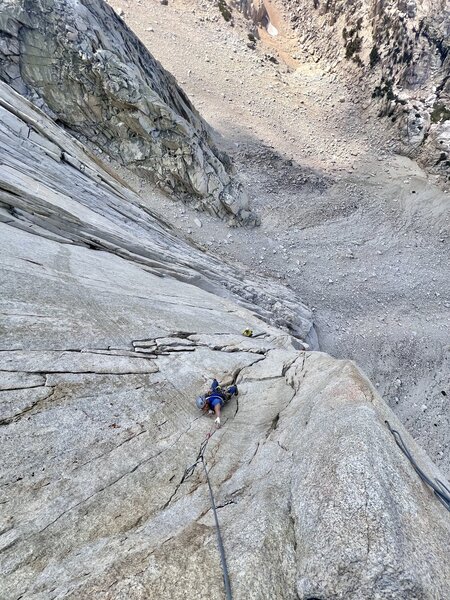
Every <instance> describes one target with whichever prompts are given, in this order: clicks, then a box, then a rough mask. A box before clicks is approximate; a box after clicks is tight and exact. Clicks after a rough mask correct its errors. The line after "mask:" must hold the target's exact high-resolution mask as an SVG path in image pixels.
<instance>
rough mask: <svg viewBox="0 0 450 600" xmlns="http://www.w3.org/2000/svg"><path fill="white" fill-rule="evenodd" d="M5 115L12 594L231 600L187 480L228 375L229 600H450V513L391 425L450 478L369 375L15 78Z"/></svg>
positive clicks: (221, 482) (211, 454)
mask: <svg viewBox="0 0 450 600" xmlns="http://www.w3.org/2000/svg"><path fill="white" fill-rule="evenodd" d="M0 111H1V119H0V150H1V153H2V162H1V164H0V202H1V205H2V210H1V212H0V215H1V223H0V250H1V254H2V263H1V265H0V277H1V282H2V294H1V298H0V303H1V310H0V314H1V322H0V325H1V326H0V388H1V390H0V446H1V448H2V473H1V475H0V477H1V480H0V484H1V485H0V490H1V497H0V570H1V572H2V585H1V586H0V598H1V600H11V598H22V599H23V600H38V599H39V600H41V599H42V600H43V599H44V598H50V597H52V598H65V599H66V600H67V599H70V600H86V599H88V598H98V599H99V600H113V599H114V600H119V599H121V598H127V600H144V599H147V598H171V599H173V600H177V599H179V600H181V599H185V598H195V599H199V600H202V599H205V600H206V599H208V600H211V599H214V600H215V599H219V598H223V583H222V576H221V572H220V566H219V556H218V552H217V549H216V539H215V530H214V524H213V520H212V514H211V510H210V504H209V496H208V489H207V486H206V483H205V480H204V475H203V474H202V472H201V471H200V472H197V473H196V474H195V475H194V477H193V478H191V479H190V480H189V481H188V482H186V483H184V484H183V485H180V480H181V476H182V474H183V472H184V469H185V468H186V467H187V466H189V465H190V464H192V463H193V462H194V461H195V457H196V456H197V452H198V447H199V445H200V443H201V442H202V441H203V440H204V439H205V437H206V435H207V434H208V432H210V431H214V430H213V429H212V422H211V421H209V420H208V417H207V416H202V415H201V414H200V413H199V412H198V411H197V410H196V408H195V405H194V398H195V397H196V396H197V395H198V394H199V393H200V392H201V391H203V390H204V389H205V387H206V386H207V385H208V384H209V382H210V380H211V379H212V378H213V377H217V378H218V379H219V380H222V381H236V382H237V384H238V385H239V390H240V393H239V396H238V397H237V398H234V399H233V400H232V401H231V402H230V403H229V404H228V405H227V406H226V407H225V408H224V411H223V427H222V428H221V429H219V430H216V431H215V432H214V433H213V435H212V437H211V438H210V441H209V445H208V448H207V452H206V460H207V463H208V467H209V470H210V471H209V472H210V477H211V482H212V486H213V489H214V492H215V495H216V501H217V506H218V511H219V518H220V521H221V526H222V534H223V538H224V543H225V549H226V552H227V557H228V563H229V571H230V578H231V585H232V588H233V597H234V598H235V600H247V599H249V598H252V599H256V600H263V599H267V598H277V599H281V600H282V599H286V600H298V599H300V600H312V598H321V599H327V600H331V599H333V600H338V599H342V598H346V599H347V600H373V599H374V598H378V599H379V600H428V599H429V600H431V599H435V598H445V596H446V593H447V591H448V589H449V582H450V566H449V562H448V539H449V536H450V520H449V517H448V512H447V511H446V510H445V508H444V507H443V506H442V505H441V504H440V503H439V502H438V501H437V500H436V498H434V496H433V495H432V493H431V492H430V490H429V489H428V488H427V487H426V486H425V485H424V484H422V482H421V481H420V480H419V479H418V477H417V474H416V473H415V471H414V470H413V468H412V467H411V465H410V463H409V462H408V461H407V459H406V458H405V456H404V455H403V454H402V453H401V452H400V450H399V448H398V447H397V445H396V444H395V441H394V439H393V438H392V436H391V434H390V433H389V431H388V430H387V428H386V426H385V423H384V421H385V419H388V420H389V421H390V422H391V423H392V424H393V425H394V426H395V427H396V428H397V429H398V430H399V431H400V432H401V433H402V436H403V437H404V439H405V441H406V442H407V444H408V446H409V447H410V449H411V451H412V452H413V454H414V456H415V458H416V459H417V461H418V462H419V465H420V466H421V467H422V468H423V469H425V470H426V472H427V473H428V474H429V475H430V476H431V477H433V478H434V477H440V475H439V472H438V471H437V469H436V468H435V467H434V466H433V464H432V463H431V462H430V461H429V459H428V458H427V457H426V455H425V454H424V453H423V452H422V451H421V450H420V448H418V447H417V445H416V444H415V443H414V442H413V440H412V439H411V438H410V437H409V436H408V434H407V433H406V432H405V431H404V429H403V428H402V426H401V424H400V423H399V422H398V421H397V420H396V418H395V417H394V415H393V414H392V413H391V411H390V410H389V409H388V408H387V407H386V405H385V404H384V403H383V401H382V400H381V399H380V397H379V396H378V395H377V393H376V392H375V390H374V389H373V388H372V386H371V385H370V383H369V382H368V381H367V380H366V379H365V377H364V376H362V375H361V373H360V372H359V371H358V369H357V368H356V367H355V365H354V364H353V363H350V362H348V361H336V360H334V359H332V358H331V357H329V356H326V355H324V354H321V353H319V352H305V351H303V350H302V349H303V348H304V347H305V346H304V343H303V342H302V341H301V340H300V339H298V338H293V337H292V336H291V335H290V334H289V333H288V332H287V331H286V330H285V331H283V330H280V329H279V328H277V327H274V326H273V325H271V324H270V323H269V322H268V321H269V318H270V313H271V312H272V311H274V312H276V311H277V310H278V311H280V312H279V315H281V314H282V312H283V311H288V310H292V313H291V318H293V317H294V316H297V320H296V321H295V323H294V322H292V323H291V331H293V329H292V328H293V327H296V328H297V335H300V329H301V328H302V330H303V337H306V336H307V335H308V334H309V337H310V338H311V337H312V333H311V322H310V320H309V318H308V313H307V312H306V309H305V308H304V307H303V306H302V305H301V304H300V303H299V302H298V301H296V299H295V298H294V297H293V296H292V295H290V294H289V293H288V292H287V291H286V290H284V289H283V288H282V287H281V286H276V287H272V284H270V283H269V282H261V283H264V285H265V287H264V289H263V288H262V285H260V283H259V282H256V283H252V284H250V283H248V282H245V278H244V277H243V276H241V275H239V274H236V273H234V272H232V271H231V270H230V269H228V268H227V267H226V266H225V265H219V264H218V263H216V262H215V261H213V260H212V259H211V258H210V257H206V256H203V255H202V254H201V253H199V252H198V251H196V250H195V249H193V248H191V247H190V246H189V245H188V244H186V243H183V242H181V241H179V240H177V238H176V237H175V235H173V232H171V231H170V230H169V229H168V228H167V227H166V226H165V225H164V224H163V223H161V222H159V221H158V220H157V219H155V218H154V217H153V216H152V215H151V214H149V213H148V212H146V211H145V210H144V209H143V207H142V206H141V205H140V202H139V198H138V197H137V196H136V195H135V194H133V193H132V192H131V191H130V190H129V189H127V188H126V187H125V186H124V185H123V184H121V183H120V181H118V180H117V178H115V177H114V176H113V175H112V174H109V173H107V172H106V171H105V170H104V168H103V166H102V165H101V164H100V163H98V162H96V161H95V160H94V159H93V158H92V157H90V156H89V155H88V154H86V153H85V151H84V150H83V148H82V147H81V145H80V144H78V143H77V142H75V140H72V139H71V138H70V137H69V136H68V135H67V134H65V133H64V132H63V131H62V130H60V129H58V127H56V126H55V124H54V123H52V122H51V121H50V120H49V119H48V118H46V117H45V115H44V114H42V113H40V112H39V111H38V110H37V109H36V108H35V107H33V106H32V105H31V104H30V103H28V102H27V101H25V100H24V99H22V98H20V97H19V96H18V95H17V94H15V93H14V92H13V91H12V90H10V89H8V87H7V86H5V85H4V84H2V85H1V86H0ZM216 271H217V272H216ZM239 278H240V279H239ZM239 281H240V283H241V285H240V286H239ZM244 282H245V283H244ZM226 286H229V289H230V290H231V291H230V292H228V293H224V290H225V291H226V289H227V287H226ZM236 287H238V288H240V289H234V288H236ZM243 290H244V292H248V293H250V291H251V294H253V295H252V296H248V297H245V293H244V296H242V295H241V296H239V293H242V291H243ZM269 290H270V291H269ZM270 294H273V297H275V296H277V302H274V301H273V300H272V305H270V306H269V305H267V306H264V303H265V302H266V301H267V300H268V298H270ZM289 302H291V303H292V305H291V308H289ZM277 305H278V306H277ZM279 318H281V317H279ZM263 319H265V320H263ZM248 326H249V327H251V328H252V329H254V330H255V331H259V332H264V335H263V336H260V337H258V338H254V339H246V338H244V337H243V336H242V335H241V332H242V330H243V329H244V327H248Z"/></svg>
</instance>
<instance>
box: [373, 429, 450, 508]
mask: <svg viewBox="0 0 450 600" xmlns="http://www.w3.org/2000/svg"><path fill="white" fill-rule="evenodd" d="M385 423H386V425H387V426H388V429H389V431H390V432H391V433H392V435H393V436H394V439H395V441H396V443H397V446H398V447H399V448H400V450H401V451H402V452H403V454H404V455H405V456H406V458H407V459H408V460H409V462H410V463H411V465H412V466H413V469H414V470H415V471H416V473H417V474H418V475H419V477H420V479H421V480H422V481H423V482H424V483H426V484H427V485H429V486H430V488H431V489H432V490H433V492H434V495H435V496H436V498H437V499H438V500H439V502H441V503H442V504H443V505H444V506H445V508H446V509H447V510H448V511H450V490H449V489H448V487H447V486H446V485H445V484H444V483H442V481H440V480H439V479H435V480H434V481H432V480H431V479H430V478H429V477H428V476H427V475H425V473H424V472H423V471H422V469H421V468H420V467H419V466H418V464H417V463H416V461H415V460H414V458H413V457H412V454H411V452H410V451H409V450H408V448H407V446H406V444H405V442H404V441H403V439H402V436H401V435H400V434H399V432H398V431H397V430H396V429H392V427H391V426H390V424H389V421H385Z"/></svg>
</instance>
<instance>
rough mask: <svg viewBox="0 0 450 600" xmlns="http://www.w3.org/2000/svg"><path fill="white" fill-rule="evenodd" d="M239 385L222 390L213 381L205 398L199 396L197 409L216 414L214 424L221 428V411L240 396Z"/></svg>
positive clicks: (214, 380)
mask: <svg viewBox="0 0 450 600" xmlns="http://www.w3.org/2000/svg"><path fill="white" fill-rule="evenodd" d="M238 393H239V392H238V389H237V385H230V386H228V387H227V388H222V387H221V386H220V384H219V382H218V381H217V379H213V382H212V384H211V387H210V389H209V390H208V391H207V392H206V394H204V395H203V396H199V397H198V398H197V400H196V401H195V403H196V404H197V408H200V409H201V410H202V411H203V412H204V413H206V411H208V412H209V414H215V415H216V420H215V421H214V423H215V424H216V425H217V427H220V411H221V410H222V407H223V406H224V405H225V402H227V401H228V400H229V399H230V398H232V397H233V396H237V395H238Z"/></svg>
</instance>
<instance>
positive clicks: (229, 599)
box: [180, 429, 232, 600]
mask: <svg viewBox="0 0 450 600" xmlns="http://www.w3.org/2000/svg"><path fill="white" fill-rule="evenodd" d="M216 431H217V429H212V430H211V431H210V432H209V433H208V435H207V436H206V438H205V439H204V440H203V442H202V443H201V445H200V449H199V451H198V454H197V458H196V459H195V463H194V464H192V465H191V466H190V467H188V468H187V469H186V470H185V472H184V475H183V478H182V479H181V482H180V485H181V484H182V483H184V482H185V481H186V480H187V479H189V477H191V476H192V475H193V474H194V471H195V469H196V467H197V465H198V464H200V463H201V464H202V465H203V469H204V471H205V475H206V481H207V483H208V489H209V497H210V499H211V507H212V511H213V514H214V521H215V524H216V533H217V545H218V546H219V553H220V562H221V564H222V575H223V583H224V586H225V595H226V598H227V600H232V596H231V586H230V578H229V575H228V567H227V559H226V556H225V548H224V546H223V541H222V535H221V533H220V527H219V518H218V516H217V509H216V503H215V501H214V494H213V491H212V487H211V482H210V481H209V475H208V469H207V468H206V461H205V450H206V446H207V445H208V442H209V440H210V439H211V438H212V436H213V435H214V434H215V432H216Z"/></svg>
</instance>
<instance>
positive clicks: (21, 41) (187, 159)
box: [0, 0, 257, 224]
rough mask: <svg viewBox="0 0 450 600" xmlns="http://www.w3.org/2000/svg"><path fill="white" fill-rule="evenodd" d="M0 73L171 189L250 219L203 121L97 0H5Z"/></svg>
mask: <svg viewBox="0 0 450 600" xmlns="http://www.w3.org/2000/svg"><path fill="white" fill-rule="evenodd" d="M0 78H1V79H3V81H6V83H8V84H10V85H11V86H12V87H13V88H14V89H15V90H16V91H18V92H19V93H21V94H24V95H26V96H28V97H29V98H30V99H31V100H32V101H33V102H34V103H35V104H37V105H38V106H40V107H41V108H42V109H43V110H45V111H46V112H48V113H49V114H50V115H51V116H53V117H54V118H55V119H57V120H58V122H59V123H61V124H63V125H64V126H65V127H66V128H68V129H69V130H70V131H72V132H73V133H75V134H76V135H78V136H81V138H82V139H87V140H89V141H90V142H91V143H93V144H95V145H96V146H98V147H99V148H100V149H101V150H103V151H104V152H106V153H107V154H109V155H111V156H113V157H114V158H116V159H118V160H119V161H121V162H122V163H123V164H125V165H128V166H131V167H134V168H136V169H137V170H138V171H139V172H140V174H141V175H148V176H149V177H150V178H152V179H153V180H155V181H156V182H157V183H158V184H159V185H160V186H161V187H162V188H163V189H165V190H167V191H168V192H169V193H171V194H173V195H175V196H180V195H181V196H182V195H183V194H184V195H186V196H188V197H189V196H193V197H194V201H195V202H196V203H197V204H198V205H199V206H200V207H202V208H203V209H205V210H207V211H208V212H211V213H213V214H216V215H219V216H220V217H224V218H228V219H230V220H231V221H232V222H234V223H242V224H255V223H256V222H257V219H256V218H255V216H254V215H253V214H252V212H251V211H250V209H249V202H248V198H247V196H246V193H245V191H244V189H243V187H242V185H241V184H240V182H239V181H238V180H237V179H236V177H235V173H234V170H233V167H232V165H231V162H230V159H229V158H228V157H227V155H225V154H224V153H222V152H220V151H219V150H218V149H217V148H216V147H215V145H214V142H213V140H212V138H211V132H210V130H209V127H208V125H207V124H206V123H205V122H204V121H203V120H202V119H201V117H200V116H199V114H198V113H197V111H196V110H195V108H194V107H193V106H192V104H191V103H190V101H189V99H188V98H187V96H186V95H185V94H184V92H183V91H182V90H181V88H180V87H179V86H178V84H177V82H176V81H175V79H174V78H173V77H172V76H171V75H170V74H169V73H167V71H165V70H164V69H163V68H162V67H161V65H160V64H159V63H158V62H157V61H156V60H155V59H154V58H153V57H152V56H151V54H150V53H149V52H148V51H147V50H146V48H145V47H144V46H143V45H142V44H141V43H140V41H139V40H138V39H137V38H136V36H135V35H134V34H133V33H132V32H131V31H130V30H129V29H128V27H127V26H126V24H125V23H124V22H123V21H122V20H121V19H120V18H119V17H118V16H117V15H116V14H115V13H114V11H113V10H112V8H111V7H109V6H108V5H107V4H106V3H105V2H103V0H95V1H86V0H77V1H76V2H73V1H71V2H68V1H67V0H37V1H35V0H33V1H31V0H5V2H3V3H2V7H1V10H0ZM191 199H192V198H191Z"/></svg>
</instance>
